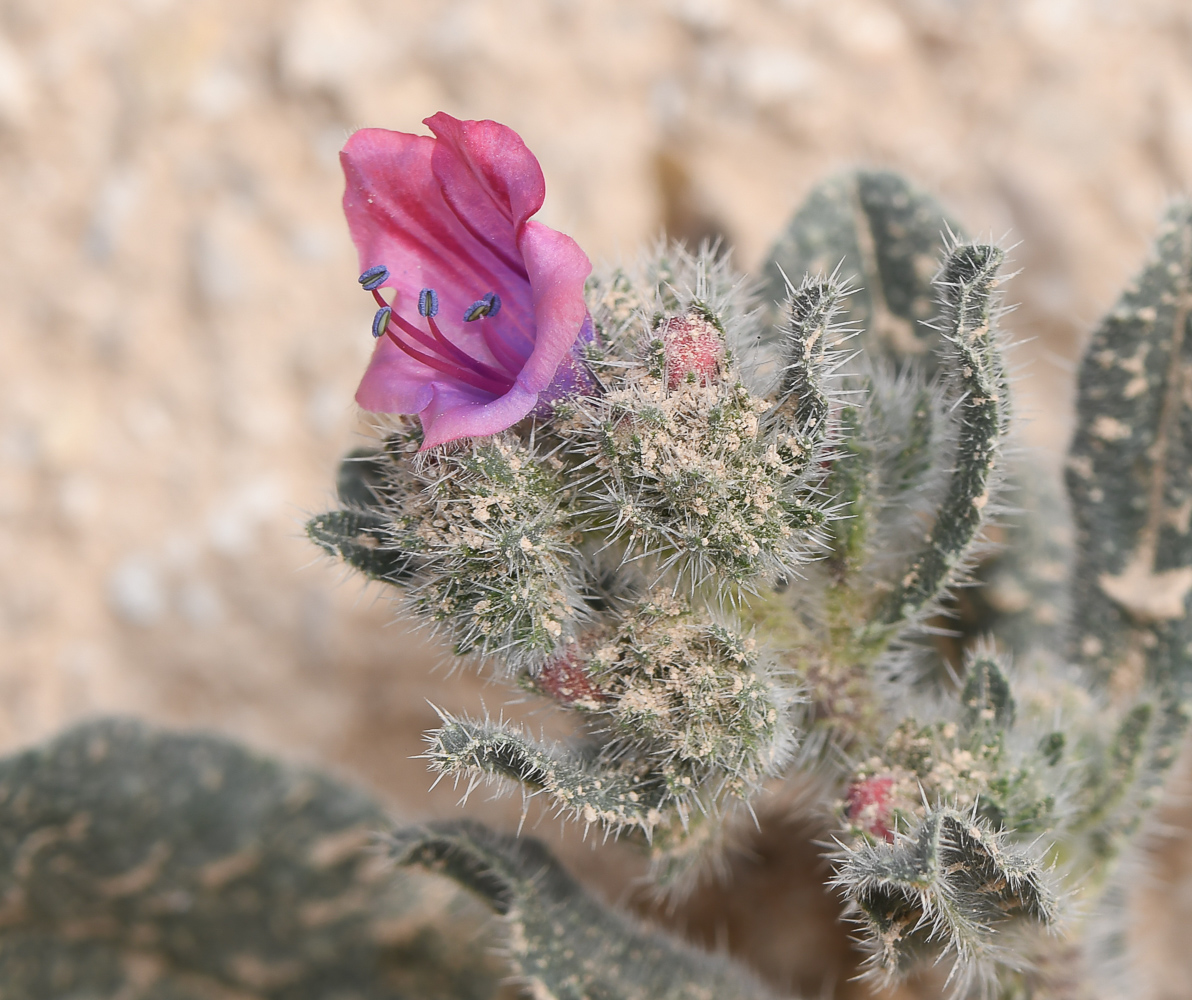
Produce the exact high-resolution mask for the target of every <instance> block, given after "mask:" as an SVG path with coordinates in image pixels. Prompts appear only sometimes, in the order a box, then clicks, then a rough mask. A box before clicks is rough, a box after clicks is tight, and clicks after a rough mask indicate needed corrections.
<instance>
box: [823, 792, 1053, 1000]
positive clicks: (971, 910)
mask: <svg viewBox="0 0 1192 1000" xmlns="http://www.w3.org/2000/svg"><path fill="white" fill-rule="evenodd" d="M833 881H834V884H835V885H836V887H837V888H838V889H839V890H840V891H841V892H842V893H843V894H844V896H845V898H846V899H847V900H848V901H849V902H850V903H851V904H852V905H853V907H854V908H855V913H856V919H857V922H858V924H859V925H860V927H861V930H862V934H863V939H862V940H863V943H864V944H865V945H866V947H867V948H868V949H869V951H870V957H869V960H868V971H869V974H870V976H871V977H872V978H874V979H876V980H877V981H879V982H881V983H883V984H889V983H893V982H896V981H897V980H899V979H901V978H902V977H904V976H905V975H906V974H907V973H908V972H909V971H910V970H911V969H913V968H914V967H916V966H917V965H919V964H920V963H922V962H924V961H926V962H934V961H940V960H943V961H945V962H948V963H950V964H951V969H950V972H949V979H950V981H951V982H952V984H953V989H954V992H955V994H956V995H959V996H962V995H964V994H965V993H966V992H967V991H968V989H969V988H970V987H971V986H974V985H979V984H984V985H988V984H990V983H991V982H992V981H994V980H995V978H996V976H997V974H998V971H999V967H1006V968H1009V969H1017V968H1019V967H1020V965H1021V963H1020V960H1019V957H1018V953H1017V952H1016V950H1015V948H1014V947H1013V939H1012V938H1007V933H1008V932H1010V931H1012V930H1015V929H1024V930H1029V929H1031V928H1035V929H1044V930H1047V929H1052V928H1054V927H1055V926H1056V924H1057V922H1058V920H1059V901H1058V897H1057V895H1056V893H1055V891H1054V890H1053V889H1052V887H1051V885H1050V880H1049V877H1048V875H1047V873H1046V871H1045V870H1044V868H1043V865H1042V863H1041V862H1040V860H1039V859H1038V858H1036V857H1035V856H1034V855H1032V854H1031V853H1029V852H1027V851H1025V850H1022V849H1020V848H1017V847H1015V846H1012V845H1011V844H1010V843H1009V842H1008V840H1007V839H1006V837H1005V835H1004V834H1000V833H998V832H997V831H995V830H994V829H993V828H991V827H990V826H989V825H987V824H986V823H985V822H984V821H982V820H980V819H979V818H977V817H976V816H974V815H973V814H971V813H970V814H964V813H960V812H958V811H956V810H954V809H948V808H940V809H934V810H932V811H931V812H929V813H928V815H927V816H926V818H925V819H924V820H923V822H922V823H921V824H920V825H919V827H918V829H916V830H915V831H914V832H913V833H910V834H902V835H898V836H897V838H896V839H895V841H894V842H893V843H890V844H885V843H878V844H873V843H864V844H861V845H859V846H856V847H854V848H852V849H846V850H845V851H844V852H843V855H842V856H841V857H840V858H839V859H838V860H837V862H836V875H835V878H834V880H833Z"/></svg>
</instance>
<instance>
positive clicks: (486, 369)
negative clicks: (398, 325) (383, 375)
mask: <svg viewBox="0 0 1192 1000" xmlns="http://www.w3.org/2000/svg"><path fill="white" fill-rule="evenodd" d="M426 322H427V324H428V325H429V326H430V332H431V333H432V334H433V335H434V337H435V340H437V341H438V342H439V343H440V344H441V345H442V348H441V350H440V351H439V353H440V354H441V353H443V351H446V352H447V353H448V354H450V355H451V356H452V357H453V358H455V360H456V361H458V362H459V363H460V364H461V365H467V366H468V367H469V368H471V369H473V370H474V371H477V372H479V373H480V374H481V375H484V376H487V377H488V378H496V379H508V381H509V384H510V385H513V379H512V378H510V376H509V373H508V372H503V371H498V370H497V369H496V368H493V367H492V366H491V365H486V364H485V363H484V362H483V361H481V360H479V359H478V358H474V357H472V355H470V354H467V353H466V352H464V351H461V350H460V349H459V348H458V347H456V346H455V345H454V344H453V343H451V341H450V340H448V339H447V338H446V337H444V336H443V331H442V330H440V329H439V324H438V323H436V322H435V321H434V320H433V319H431V318H430V317H427V320H426ZM486 342H487V341H486ZM497 360H498V361H499V360H500V359H499V358H498V359H497ZM517 370H518V371H521V366H520V365H519V366H518V369H517Z"/></svg>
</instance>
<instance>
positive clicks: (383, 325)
mask: <svg viewBox="0 0 1192 1000" xmlns="http://www.w3.org/2000/svg"><path fill="white" fill-rule="evenodd" d="M392 315H393V310H392V309H390V308H389V307H388V306H382V307H381V308H380V309H378V310H377V314H376V315H375V316H374V317H373V337H374V338H379V337H383V336H384V335H385V331H386V330H388V329H389V317H390V316H392Z"/></svg>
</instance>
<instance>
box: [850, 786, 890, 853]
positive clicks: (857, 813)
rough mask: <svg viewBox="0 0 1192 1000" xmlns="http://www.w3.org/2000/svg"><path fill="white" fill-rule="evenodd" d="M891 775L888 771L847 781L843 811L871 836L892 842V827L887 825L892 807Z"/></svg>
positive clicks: (851, 820)
mask: <svg viewBox="0 0 1192 1000" xmlns="http://www.w3.org/2000/svg"><path fill="white" fill-rule="evenodd" d="M893 791H894V779H893V778H892V777H891V776H889V775H874V776H873V777H870V778H863V779H861V780H860V781H855V782H853V783H852V784H851V785H849V788H848V791H847V792H845V795H844V814H845V816H846V817H848V820H849V822H850V823H852V824H853V826H855V827H857V828H858V829H860V830H863V831H864V832H865V833H867V834H869V835H870V836H871V837H876V838H877V839H878V840H884V841H886V842H887V843H890V844H892V843H893V842H894V831H893V830H891V829H890V823H891V822H892V820H893V813H894V808H893V805H892V803H891V802H890V799H891V798H892V797H893Z"/></svg>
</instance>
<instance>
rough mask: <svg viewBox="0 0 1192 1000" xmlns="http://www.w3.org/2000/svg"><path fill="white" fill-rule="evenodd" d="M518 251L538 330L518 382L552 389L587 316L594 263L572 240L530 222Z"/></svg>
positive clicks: (523, 232) (536, 387)
mask: <svg viewBox="0 0 1192 1000" xmlns="http://www.w3.org/2000/svg"><path fill="white" fill-rule="evenodd" d="M519 249H520V250H521V253H522V257H523V259H524V260H525V262H526V270H527V272H528V273H529V275H530V286H531V288H532V289H533V295H534V321H535V324H536V326H537V328H538V329H537V333H536V335H535V340H534V351H533V353H532V354H531V355H530V358H529V360H528V361H527V362H526V366H525V367H524V368H523V369H522V371H521V374H520V375H519V376H518V377H517V381H518V382H519V383H520V384H521V385H523V386H525V388H527V389H529V390H530V391H531V392H535V393H538V392H541V391H542V390H543V389H545V388H546V387H547V386H548V385H550V382H551V379H553V378H554V377H555V372H556V371H558V368H559V365H560V363H561V362H562V361H563V359H564V358H565V357H566V356H567V355H568V353H569V352H570V351H571V348H572V345H573V344H574V343H575V339H576V337H578V336H579V332H580V328H581V327H582V326H583V324H584V320H585V319H586V318H587V315H588V309H587V306H586V305H585V304H584V281H586V280H587V277H588V275H589V274H591V273H592V262H591V261H590V260H588V255H587V254H586V253H584V252H583V251H582V250H581V249H580V248H579V245H578V244H577V243H576V242H575V240H573V239H572V238H571V237H570V236H566V235H564V234H563V233H559V232H556V231H555V230H553V229H551V228H550V227H549V226H544V225H543V224H542V223H541V222H527V223H526V225H525V228H524V229H523V230H522V237H521V240H520V241H519Z"/></svg>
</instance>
